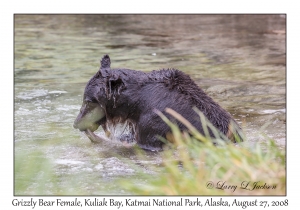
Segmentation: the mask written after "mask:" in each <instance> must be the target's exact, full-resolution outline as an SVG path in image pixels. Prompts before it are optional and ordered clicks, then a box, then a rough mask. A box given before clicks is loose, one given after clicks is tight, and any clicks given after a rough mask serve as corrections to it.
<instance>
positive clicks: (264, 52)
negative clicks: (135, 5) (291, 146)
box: [14, 15, 286, 195]
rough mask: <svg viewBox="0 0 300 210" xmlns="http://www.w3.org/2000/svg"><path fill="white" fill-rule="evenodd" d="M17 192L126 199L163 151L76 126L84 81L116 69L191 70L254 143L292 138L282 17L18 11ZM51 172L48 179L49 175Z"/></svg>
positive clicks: (282, 144) (152, 169) (156, 165)
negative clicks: (107, 62) (105, 68)
mask: <svg viewBox="0 0 300 210" xmlns="http://www.w3.org/2000/svg"><path fill="white" fill-rule="evenodd" d="M14 19H15V21H14V30H15V37H14V44H15V45H14V46H15V53H14V56H15V59H14V60H15V64H14V100H15V101H14V141H15V143H14V148H15V151H14V155H15V158H14V160H15V173H14V176H15V194H16V195H30V194H31V195H53V194H54V195H61V194H67V195H81V194H83V195H110V194H113V195H118V194H128V193H129V192H127V191H126V190H124V189H121V188H120V186H119V183H118V182H117V180H119V179H120V178H121V179H123V180H125V181H127V182H134V183H137V184H143V183H145V182H147V180H145V179H143V176H142V174H143V173H147V174H152V173H153V174H155V171H157V170H160V163H161V161H162V159H161V155H160V153H156V152H147V153H146V154H144V155H138V154H136V152H135V151H133V150H131V149H126V148H123V147H121V146H119V145H114V144H109V143H103V144H93V143H91V142H90V140H89V139H88V138H87V137H86V136H85V135H83V134H81V133H80V132H79V131H78V130H75V129H74V128H73V127H72V125H73V121H74V119H75V118H76V116H77V114H78V112H79V109H80V106H81V102H82V94H83V90H84V87H85V84H86V82H87V81H88V80H89V79H90V78H91V77H92V76H93V75H94V74H95V73H96V72H97V70H98V69H99V61H100V59H101V57H102V56H103V55H104V54H109V55H110V58H111V60H112V67H116V68H117V67H124V68H129V69H135V70H141V71H151V70H157V69H160V68H168V67H173V68H177V69H179V70H182V71H184V72H186V73H187V74H189V75H190V76H191V77H192V78H193V79H194V80H195V82H196V83H197V84H198V85H199V86H200V87H201V88H202V89H203V90H204V91H205V92H206V93H207V94H208V95H210V96H211V97H212V98H213V99H214V100H215V101H217V102H218V103H219V104H221V106H222V107H224V108H225V109H226V110H228V111H229V112H230V113H231V114H232V115H233V116H234V118H235V119H236V120H237V122H238V123H239V124H240V125H241V126H242V127H243V130H244V132H245V133H246V135H247V137H248V140H249V142H252V143H253V144H256V143H258V144H260V143H261V142H263V141H264V139H265V137H264V135H267V136H268V137H270V138H272V139H274V140H275V141H276V143H277V144H278V145H280V147H282V149H285V142H286V49H285V47H286V33H285V30H286V17H285V16H284V15H15V17H14ZM49 174H51V175H49Z"/></svg>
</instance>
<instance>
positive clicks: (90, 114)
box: [73, 103, 136, 147]
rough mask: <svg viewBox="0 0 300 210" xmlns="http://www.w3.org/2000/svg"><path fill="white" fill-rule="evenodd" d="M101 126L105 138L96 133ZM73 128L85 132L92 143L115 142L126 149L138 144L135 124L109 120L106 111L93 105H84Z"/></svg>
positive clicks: (120, 120)
mask: <svg viewBox="0 0 300 210" xmlns="http://www.w3.org/2000/svg"><path fill="white" fill-rule="evenodd" d="M100 125H101V126H102V128H103V130H104V132H105V136H104V135H97V134H95V133H94V132H95V131H96V130H97V129H98V128H99V126H100ZM73 127H74V128H76V129H79V130H80V131H81V132H84V134H85V135H86V136H87V137H88V138H89V139H90V140H91V141H92V142H103V141H113V142H114V143H121V144H122V145H123V146H126V147H130V146H132V145H134V144H136V139H135V131H136V129H135V127H136V126H135V123H133V122H131V121H129V120H122V119H112V120H109V119H107V117H106V115H105V110H104V109H102V107H100V106H96V105H95V104H93V103H84V104H83V106H82V108H81V110H80V113H79V115H78V117H77V118H76V120H75V122H74V125H73Z"/></svg>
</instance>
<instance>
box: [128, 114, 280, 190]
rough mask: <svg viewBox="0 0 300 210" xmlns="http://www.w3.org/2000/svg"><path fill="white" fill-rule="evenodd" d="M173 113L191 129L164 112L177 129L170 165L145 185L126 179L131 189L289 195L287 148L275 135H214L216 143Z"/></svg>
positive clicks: (168, 156)
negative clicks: (252, 139)
mask: <svg viewBox="0 0 300 210" xmlns="http://www.w3.org/2000/svg"><path fill="white" fill-rule="evenodd" d="M169 113H170V114H172V115H173V116H174V117H175V118H177V119H178V120H179V121H181V122H182V123H183V124H184V125H186V126H187V127H188V128H189V133H188V132H181V131H180V130H179V128H178V126H177V125H176V124H174V123H172V122H171V121H169V120H168V119H167V118H166V117H165V116H163V115H161V117H162V118H163V119H164V121H165V122H166V123H167V124H168V125H169V126H170V127H171V129H172V133H173V138H172V141H173V142H172V144H168V146H169V147H171V149H168V150H165V151H164V158H163V162H164V170H163V171H162V172H160V173H159V174H156V175H155V177H156V179H153V175H152V176H151V177H148V178H149V179H148V180H149V182H148V183H147V184H145V185H142V186H141V185H138V186H137V185H135V184H133V183H123V186H124V187H125V188H127V189H130V190H131V191H132V192H133V193H134V194H137V195H285V194H286V174H285V171H286V170H285V169H286V156H285V151H284V150H282V149H281V148H279V147H278V146H277V145H276V144H275V143H274V141H273V140H272V139H267V140H266V141H265V143H264V144H255V146H250V145H248V144H247V142H243V143H240V144H238V145H237V144H233V143H231V142H227V141H222V140H218V139H214V141H215V142H217V144H218V145H217V146H215V145H214V144H213V141H211V140H209V139H208V138H205V137H204V136H203V135H201V133H199V132H198V131H197V130H196V129H195V128H194V127H193V126H192V125H191V124H189V122H187V121H186V120H185V119H183V118H182V117H181V116H180V115H179V114H177V113H175V112H174V111H172V110H169ZM266 138H267V137H266ZM145 178H146V177H145ZM255 182H257V185H256V186H261V188H267V187H266V186H270V188H269V189H257V188H256V189H254V190H252V189H253V187H254V185H255ZM247 184H248V185H247ZM264 184H266V185H265V187H262V186H264ZM232 186H237V187H236V189H234V188H233V187H232ZM273 186H276V187H275V189H273ZM218 188H219V189H218ZM222 188H223V189H222ZM224 188H227V189H224ZM245 188H246V189H245Z"/></svg>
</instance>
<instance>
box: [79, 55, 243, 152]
mask: <svg viewBox="0 0 300 210" xmlns="http://www.w3.org/2000/svg"><path fill="white" fill-rule="evenodd" d="M110 64H111V62H110V58H109V56H108V55H105V56H104V57H103V58H102V60H101V67H100V69H99V71H98V72H97V73H96V74H95V75H94V76H93V77H92V78H91V79H90V80H89V82H88V83H87V85H86V87H85V90H84V95H83V104H82V107H81V109H80V113H79V114H78V117H77V118H76V120H75V122H74V128H76V129H79V130H80V131H83V132H85V134H86V135H87V136H88V137H89V138H90V139H91V141H102V140H107V138H106V137H101V136H98V135H96V134H94V131H95V130H97V129H98V127H99V126H100V125H101V126H102V128H103V130H104V131H105V132H106V134H107V136H108V137H109V138H110V139H114V140H117V141H119V142H122V143H124V144H131V143H132V144H134V143H136V144H138V145H139V146H140V147H141V148H143V149H146V150H161V149H162V147H163V144H164V142H163V141H161V138H160V137H163V138H166V135H167V134H168V133H170V132H171V130H170V127H169V126H168V125H167V124H166V123H165V122H164V121H163V120H162V119H161V117H160V116H159V115H158V114H157V111H159V112H162V113H163V114H164V115H166V116H167V117H171V115H169V114H168V113H166V111H165V110H166V108H170V109H173V110H174V111H176V112H177V113H179V114H181V115H182V116H183V117H184V118H185V119H187V120H188V121H189V122H190V123H191V124H192V125H193V126H194V127H195V128H197V129H198V130H199V132H201V133H202V134H204V129H203V127H202V122H201V120H200V117H199V115H198V113H196V112H195V111H194V110H193V107H196V108H197V109H198V110H200V111H201V112H202V113H203V115H204V116H205V117H206V119H207V120H208V121H209V122H210V123H211V124H212V125H213V126H214V127H215V128H217V130H219V132H220V133H222V134H224V136H227V137H228V138H231V139H232V140H233V141H235V140H236V137H237V136H239V137H240V135H234V131H233V130H231V129H230V128H231V127H232V126H230V125H232V124H233V125H234V126H233V127H236V128H238V129H239V127H238V125H237V123H236V122H235V121H234V119H233V118H232V117H231V115H230V114H229V113H228V112H227V111H225V110H224V109H223V108H222V107H221V106H220V105H218V104H217V103H216V102H214V101H213V100H212V98H210V97H209V96H208V95H206V94H205V93H204V91H203V90H202V89H200V88H199V87H198V86H197V85H196V84H195V82H194V81H193V80H192V79H191V78H190V77H189V76H188V75H187V74H185V73H183V72H182V71H179V70H176V69H162V70H154V71H152V72H149V73H145V72H141V71H136V70H130V69H124V68H114V69H112V68H111V67H110ZM173 120H174V119H173ZM177 124H178V126H179V128H180V129H181V130H185V129H186V127H185V126H184V125H183V124H181V123H180V122H177ZM117 130H118V132H119V134H116V132H117ZM209 135H210V136H212V137H214V133H213V132H212V131H211V129H209Z"/></svg>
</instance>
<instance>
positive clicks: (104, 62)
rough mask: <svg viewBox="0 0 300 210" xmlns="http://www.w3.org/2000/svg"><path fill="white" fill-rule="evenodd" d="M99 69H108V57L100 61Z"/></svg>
mask: <svg viewBox="0 0 300 210" xmlns="http://www.w3.org/2000/svg"><path fill="white" fill-rule="evenodd" d="M100 64H101V69H105V68H110V58H109V56H108V55H104V56H103V58H102V59H101V61H100Z"/></svg>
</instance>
